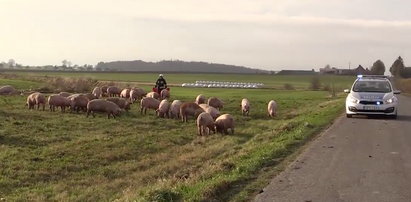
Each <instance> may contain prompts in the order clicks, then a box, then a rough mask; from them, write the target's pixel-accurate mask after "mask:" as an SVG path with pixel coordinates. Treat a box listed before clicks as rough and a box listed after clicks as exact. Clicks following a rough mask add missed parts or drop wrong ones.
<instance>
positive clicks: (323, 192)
mask: <svg viewBox="0 0 411 202" xmlns="http://www.w3.org/2000/svg"><path fill="white" fill-rule="evenodd" d="M399 100H400V106H399V111H398V119H397V120H390V119H384V118H366V117H360V118H359V117H356V118H350V119H348V118H345V116H344V117H341V118H339V119H338V120H337V121H336V122H335V123H334V124H333V126H331V127H330V128H329V129H328V130H327V131H325V132H324V133H323V134H322V135H321V136H320V137H319V138H317V139H316V140H314V141H313V142H311V143H309V145H308V146H307V148H306V150H305V151H304V152H303V153H302V154H301V155H300V156H299V157H298V158H297V159H296V160H295V161H294V162H293V163H291V164H290V165H289V166H288V168H287V169H286V170H285V171H284V172H282V173H280V174H279V175H278V176H277V177H275V178H274V179H273V180H272V181H271V183H270V184H269V185H268V186H267V187H266V188H265V189H264V190H263V192H262V193H260V194H259V195H258V196H257V197H256V199H255V201H258V202H260V201H281V202H285V201H293V202H294V201H296V202H299V201H302V202H317V201H332V202H334V201H336V202H338V201H360V202H368V201H369V202H378V201H384V202H385V201H386V202H391V201H392V202H400V201H407V202H409V201H411V98H410V97H406V96H399Z"/></svg>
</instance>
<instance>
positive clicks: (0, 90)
mask: <svg viewBox="0 0 411 202" xmlns="http://www.w3.org/2000/svg"><path fill="white" fill-rule="evenodd" d="M16 93H17V91H16V89H15V88H14V87H13V86H9V85H7V86H2V87H0V95H12V94H16Z"/></svg>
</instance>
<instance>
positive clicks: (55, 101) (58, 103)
mask: <svg viewBox="0 0 411 202" xmlns="http://www.w3.org/2000/svg"><path fill="white" fill-rule="evenodd" d="M48 103H49V107H50V111H53V112H54V111H55V110H56V107H60V108H61V112H65V111H66V107H70V106H71V103H70V100H69V99H68V98H66V97H64V96H61V95H58V94H54V95H50V96H49V98H48Z"/></svg>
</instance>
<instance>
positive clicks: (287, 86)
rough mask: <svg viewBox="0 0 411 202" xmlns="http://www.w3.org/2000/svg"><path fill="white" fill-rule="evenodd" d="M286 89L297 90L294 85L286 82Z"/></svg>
mask: <svg viewBox="0 0 411 202" xmlns="http://www.w3.org/2000/svg"><path fill="white" fill-rule="evenodd" d="M284 89H285V90H295V88H294V86H293V85H292V84H289V83H286V84H284Z"/></svg>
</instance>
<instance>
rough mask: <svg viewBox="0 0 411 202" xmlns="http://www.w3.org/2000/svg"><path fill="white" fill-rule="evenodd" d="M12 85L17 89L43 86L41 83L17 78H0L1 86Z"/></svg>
mask: <svg viewBox="0 0 411 202" xmlns="http://www.w3.org/2000/svg"><path fill="white" fill-rule="evenodd" d="M5 85H11V86H13V87H14V88H16V89H19V90H23V89H35V88H38V87H40V86H41V83H38V82H33V81H25V80H17V79H2V78H0V86H5Z"/></svg>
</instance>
